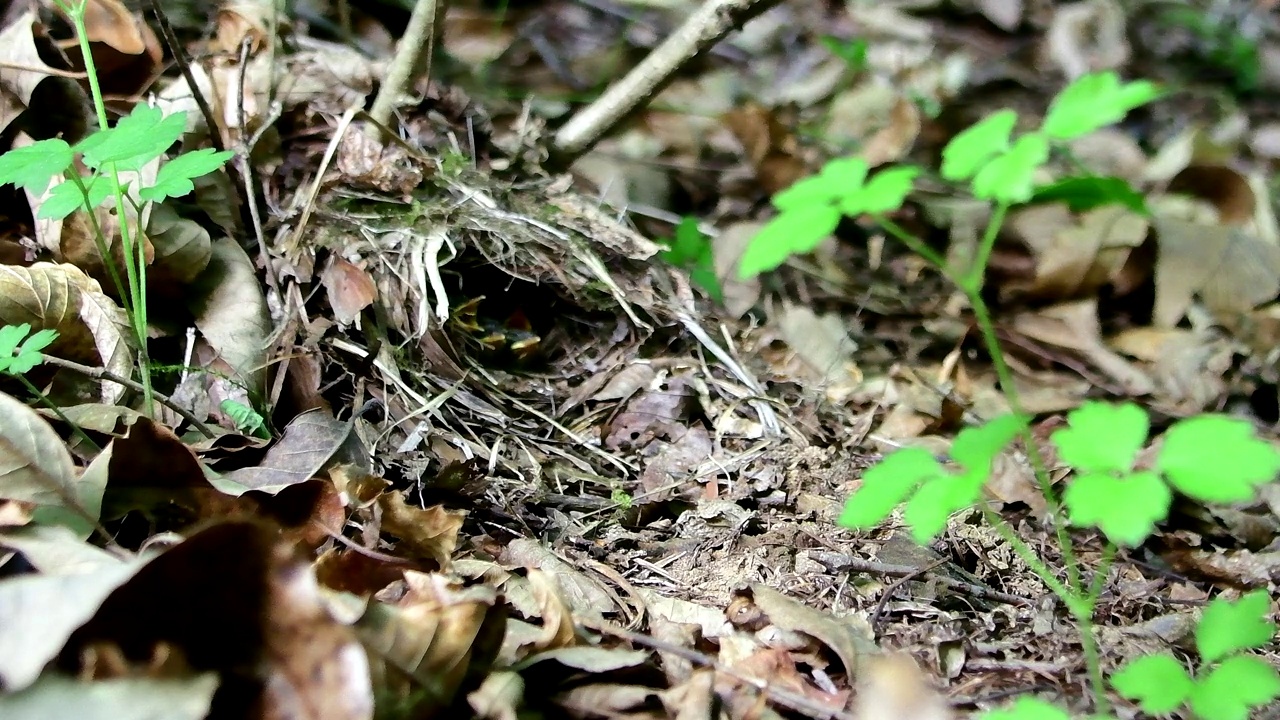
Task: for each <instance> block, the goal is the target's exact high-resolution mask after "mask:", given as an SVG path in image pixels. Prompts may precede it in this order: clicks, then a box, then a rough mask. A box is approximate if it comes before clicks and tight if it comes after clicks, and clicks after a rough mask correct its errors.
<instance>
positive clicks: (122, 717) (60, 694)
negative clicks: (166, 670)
mask: <svg viewBox="0 0 1280 720" xmlns="http://www.w3.org/2000/svg"><path fill="white" fill-rule="evenodd" d="M218 684H219V679H218V676H217V674H216V673H204V674H202V675H193V676H191V677H186V678H156V677H140V678H129V677H124V678H116V679H112V680H100V681H96V682H84V681H81V680H76V679H73V678H68V677H61V676H57V675H50V676H48V677H44V678H41V679H40V680H39V681H37V682H36V683H35V684H34V685H32V686H31V687H28V688H27V689H25V690H23V691H21V692H17V693H5V694H3V695H0V714H2V715H3V716H4V717H6V718H10V720H37V718H48V717H67V716H74V717H76V718H79V719H80V720H149V719H150V718H157V717H164V718H167V719H168V720H201V718H204V717H206V716H207V715H208V714H209V708H210V705H211V704H212V702H213V693H214V691H215V690H217V689H218Z"/></svg>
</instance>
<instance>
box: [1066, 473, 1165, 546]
mask: <svg viewBox="0 0 1280 720" xmlns="http://www.w3.org/2000/svg"><path fill="white" fill-rule="evenodd" d="M1062 502H1063V503H1064V504H1065V505H1066V506H1067V511H1068V512H1069V513H1070V516H1071V522H1072V523H1074V524H1076V525H1081V526H1084V527H1096V528H1098V529H1099V530H1101V531H1102V532H1103V533H1105V534H1106V536H1107V538H1108V539H1110V540H1111V541H1112V542H1114V543H1116V544H1117V545H1125V546H1128V547H1136V546H1138V545H1141V544H1142V542H1143V541H1144V540H1146V539H1147V537H1148V536H1150V535H1151V533H1152V532H1154V531H1155V528H1156V523H1157V522H1159V521H1161V520H1164V519H1165V517H1166V516H1168V514H1169V505H1170V504H1171V503H1172V502H1173V493H1172V492H1170V490H1169V486H1168V485H1165V483H1164V481H1163V480H1161V479H1160V476H1159V475H1157V474H1156V473H1154V472H1140V473H1133V474H1132V475H1127V476H1125V477H1115V476H1114V475H1105V474H1086V475H1081V476H1079V477H1077V478H1075V479H1074V480H1072V481H1071V484H1070V485H1068V486H1067V490H1066V492H1064V493H1063V494H1062Z"/></svg>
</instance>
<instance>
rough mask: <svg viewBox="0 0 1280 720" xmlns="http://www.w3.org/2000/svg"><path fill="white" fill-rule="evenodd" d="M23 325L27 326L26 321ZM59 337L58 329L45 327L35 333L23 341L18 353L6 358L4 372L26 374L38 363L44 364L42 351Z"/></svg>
mask: <svg viewBox="0 0 1280 720" xmlns="http://www.w3.org/2000/svg"><path fill="white" fill-rule="evenodd" d="M21 327H26V323H23V325H22V326H21ZM57 339H58V331H57V330H50V329H48V328H45V329H44V330H40V331H38V332H36V333H33V334H32V335H31V336H30V337H28V338H27V339H26V340H25V341H24V342H23V343H22V346H21V347H19V348H18V351H17V353H16V354H14V355H13V356H12V357H6V358H5V359H6V360H7V361H8V362H7V363H6V365H7V367H6V368H5V369H4V372H8V373H9V374H11V375H25V374H27V373H29V372H31V370H32V368H35V367H36V366H37V365H42V364H44V357H43V356H42V355H41V353H42V352H43V351H44V349H45V348H47V347H49V345H51V344H53V341H54V340H57Z"/></svg>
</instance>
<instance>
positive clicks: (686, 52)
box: [553, 0, 778, 167]
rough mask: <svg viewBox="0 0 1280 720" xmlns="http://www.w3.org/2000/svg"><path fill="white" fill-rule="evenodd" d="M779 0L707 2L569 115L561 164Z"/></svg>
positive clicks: (556, 146)
mask: <svg viewBox="0 0 1280 720" xmlns="http://www.w3.org/2000/svg"><path fill="white" fill-rule="evenodd" d="M777 2H778V0H706V2H705V3H703V5H702V7H700V8H698V9H697V10H695V11H694V12H693V14H692V15H690V16H689V18H688V19H687V20H685V21H684V24H683V25H681V26H680V27H679V28H677V29H676V30H675V32H673V33H671V35H670V36H668V37H667V39H666V40H664V41H663V42H662V44H661V45H659V46H658V47H656V48H654V49H653V52H651V53H649V55H648V57H646V58H645V59H644V60H642V61H641V62H640V64H639V65H637V66H635V67H634V68H632V70H631V72H629V73H627V74H626V75H625V76H624V77H623V78H622V79H621V80H619V81H618V82H616V83H614V84H613V85H611V86H610V87H609V89H608V90H605V91H604V94H603V95H601V96H600V97H599V98H597V99H596V101H595V102H593V103H591V104H590V105H588V106H587V107H585V108H583V109H582V110H581V111H580V112H578V113H577V114H576V115H574V116H573V117H571V118H569V121H568V122H567V123H565V124H564V126H563V127H561V128H560V130H559V131H558V132H557V133H556V137H555V142H554V143H553V150H554V152H555V154H556V160H557V161H558V163H559V164H560V165H562V166H564V167H567V166H568V165H569V164H571V163H572V162H573V161H574V160H576V159H577V158H579V157H581V156H582V154H583V153H585V152H587V151H588V150H590V149H591V148H592V146H594V145H595V144H596V142H598V141H599V140H600V138H601V137H603V136H604V134H605V133H607V132H609V131H610V130H612V129H613V128H614V127H616V126H617V125H618V123H620V122H622V120H623V119H624V118H626V117H627V115H629V114H631V113H632V112H633V111H634V110H635V109H636V108H638V107H640V106H641V105H642V104H644V103H646V102H648V101H649V100H651V99H652V98H653V96H654V95H657V94H658V91H659V90H661V89H662V88H663V87H664V86H665V85H666V84H667V83H668V82H670V81H671V78H672V77H673V76H674V75H675V72H676V71H677V70H679V69H680V67H681V66H683V65H684V64H685V63H687V62H689V61H690V60H692V59H693V58H694V57H696V56H697V55H698V54H699V53H702V52H706V51H707V50H708V49H710V48H711V47H712V46H713V45H715V44H716V43H717V42H720V39H721V38H723V37H724V36H725V35H728V34H729V31H730V30H733V29H735V28H738V27H741V26H742V24H743V23H745V22H746V21H748V20H750V19H751V18H753V17H755V16H756V15H759V14H760V13H762V12H764V11H765V10H768V9H769V8H770V7H773V6H774V5H775V4H777Z"/></svg>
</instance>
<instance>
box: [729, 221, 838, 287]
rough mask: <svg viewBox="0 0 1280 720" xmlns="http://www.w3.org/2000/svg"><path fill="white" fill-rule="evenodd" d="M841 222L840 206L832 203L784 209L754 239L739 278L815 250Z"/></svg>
mask: <svg viewBox="0 0 1280 720" xmlns="http://www.w3.org/2000/svg"><path fill="white" fill-rule="evenodd" d="M839 224H840V209H839V208H837V207H835V206H832V205H805V206H800V207H798V208H796V209H794V210H787V211H784V212H783V213H782V214H781V215H778V216H777V217H775V218H774V219H773V220H771V221H769V224H767V225H765V226H764V227H763V228H761V230H760V232H759V233H757V234H756V236H755V237H753V238H751V242H750V243H749V244H748V245H747V249H746V252H744V253H743V254H742V260H741V261H740V262H739V265H738V277H739V278H740V279H742V280H746V279H747V278H752V277H755V276H756V275H759V274H760V273H762V272H765V271H766V270H773V269H774V268H776V267H778V266H779V265H782V263H784V262H786V260H787V258H789V257H791V256H792V255H799V254H801V253H807V252H809V251H811V250H813V249H814V248H816V247H817V246H818V243H820V242H822V241H823V240H824V239H825V238H826V237H827V236H828V235H830V234H831V233H833V232H835V230H836V226H837V225H839Z"/></svg>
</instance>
